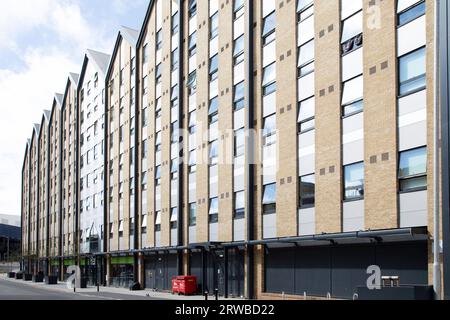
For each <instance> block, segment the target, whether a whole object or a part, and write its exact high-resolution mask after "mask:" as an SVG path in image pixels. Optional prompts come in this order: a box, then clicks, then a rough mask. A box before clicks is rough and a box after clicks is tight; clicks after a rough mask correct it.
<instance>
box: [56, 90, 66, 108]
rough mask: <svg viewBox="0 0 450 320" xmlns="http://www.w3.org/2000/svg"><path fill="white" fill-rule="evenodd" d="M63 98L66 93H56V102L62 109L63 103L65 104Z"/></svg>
mask: <svg viewBox="0 0 450 320" xmlns="http://www.w3.org/2000/svg"><path fill="white" fill-rule="evenodd" d="M63 99H64V95H63V94H61V93H55V101H56V104H57V105H58V106H59V108H60V109H61V107H62V104H63Z"/></svg>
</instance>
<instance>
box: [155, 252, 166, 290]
mask: <svg viewBox="0 0 450 320" xmlns="http://www.w3.org/2000/svg"><path fill="white" fill-rule="evenodd" d="M165 278H166V277H165V261H164V256H157V258H156V275H155V288H156V290H160V291H162V290H164V287H165V286H164V279H165Z"/></svg>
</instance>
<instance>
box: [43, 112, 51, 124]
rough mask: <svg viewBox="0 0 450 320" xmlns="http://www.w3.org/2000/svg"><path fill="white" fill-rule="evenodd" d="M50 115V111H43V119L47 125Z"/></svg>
mask: <svg viewBox="0 0 450 320" xmlns="http://www.w3.org/2000/svg"><path fill="white" fill-rule="evenodd" d="M50 115H51V111H49V110H44V118H45V121H47V123H48V122H49V121H50Z"/></svg>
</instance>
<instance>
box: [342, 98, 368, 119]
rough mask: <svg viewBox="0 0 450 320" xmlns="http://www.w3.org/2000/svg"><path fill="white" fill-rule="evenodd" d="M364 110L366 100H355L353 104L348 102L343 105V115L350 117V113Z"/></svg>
mask: <svg viewBox="0 0 450 320" xmlns="http://www.w3.org/2000/svg"><path fill="white" fill-rule="evenodd" d="M363 110H364V100H359V101H356V102H353V103H351V104H348V105H346V106H344V107H343V111H342V112H343V113H342V116H343V117H348V116H350V115H353V114H356V113H358V112H361V111H363Z"/></svg>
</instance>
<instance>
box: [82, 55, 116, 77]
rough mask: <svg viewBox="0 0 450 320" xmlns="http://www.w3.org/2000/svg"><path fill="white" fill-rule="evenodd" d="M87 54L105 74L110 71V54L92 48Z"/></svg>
mask: <svg viewBox="0 0 450 320" xmlns="http://www.w3.org/2000/svg"><path fill="white" fill-rule="evenodd" d="M87 56H88V58H89V60H90V61H93V62H94V63H95V64H96V65H97V67H98V69H99V71H101V72H102V73H103V75H105V74H106V72H107V71H108V65H109V60H110V59H111V56H110V55H109V54H106V53H102V52H99V51H95V50H91V49H88V50H87Z"/></svg>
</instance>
